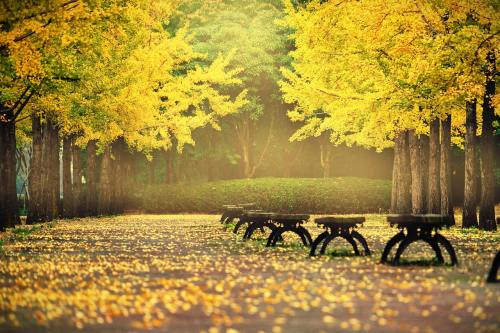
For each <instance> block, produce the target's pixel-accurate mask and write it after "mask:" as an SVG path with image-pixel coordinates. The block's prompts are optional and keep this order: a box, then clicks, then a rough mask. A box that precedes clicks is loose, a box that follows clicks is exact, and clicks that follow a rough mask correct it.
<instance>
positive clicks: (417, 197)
mask: <svg viewBox="0 0 500 333" xmlns="http://www.w3.org/2000/svg"><path fill="white" fill-rule="evenodd" d="M409 145H410V161H411V207H412V208H411V211H412V213H413V214H423V213H424V211H425V209H424V203H423V195H424V183H423V181H422V170H421V167H422V165H421V159H420V152H421V150H420V140H419V138H418V136H417V134H416V133H415V130H412V131H410V133H409Z"/></svg>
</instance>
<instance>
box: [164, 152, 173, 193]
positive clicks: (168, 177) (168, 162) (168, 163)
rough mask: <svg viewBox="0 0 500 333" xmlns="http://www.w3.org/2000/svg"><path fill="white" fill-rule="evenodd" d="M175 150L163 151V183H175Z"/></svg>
mask: <svg viewBox="0 0 500 333" xmlns="http://www.w3.org/2000/svg"><path fill="white" fill-rule="evenodd" d="M174 154H175V152H174V151H173V148H172V149H169V150H167V151H165V168H166V170H165V183H166V184H173V183H175V166H174V157H175V155H174Z"/></svg>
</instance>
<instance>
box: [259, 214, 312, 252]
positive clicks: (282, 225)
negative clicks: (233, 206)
mask: <svg viewBox="0 0 500 333" xmlns="http://www.w3.org/2000/svg"><path fill="white" fill-rule="evenodd" d="M271 220H272V222H274V224H275V225H276V228H275V229H274V230H273V231H272V232H271V234H270V235H269V238H268V239H267V244H266V246H267V247H270V246H276V242H278V241H279V240H281V239H283V238H282V235H283V234H284V233H285V232H293V233H295V234H297V235H298V236H299V237H300V239H301V240H302V243H303V244H304V245H305V246H311V245H312V238H311V235H310V234H309V231H307V229H306V228H304V227H303V226H302V224H303V223H304V222H306V221H308V220H309V215H305V214H273V215H272V217H271Z"/></svg>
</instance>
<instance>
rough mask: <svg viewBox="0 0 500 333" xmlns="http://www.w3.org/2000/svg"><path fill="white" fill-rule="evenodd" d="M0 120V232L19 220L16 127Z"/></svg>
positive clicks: (9, 117) (8, 118) (11, 123)
mask: <svg viewBox="0 0 500 333" xmlns="http://www.w3.org/2000/svg"><path fill="white" fill-rule="evenodd" d="M11 118H12V114H11V112H10V114H7V116H6V120H9V121H2V120H0V179H2V186H0V231H4V230H5V229H6V228H10V227H14V226H15V225H16V224H17V223H19V222H20V220H19V211H18V204H17V189H16V127H15V122H13V121H10V119H11Z"/></svg>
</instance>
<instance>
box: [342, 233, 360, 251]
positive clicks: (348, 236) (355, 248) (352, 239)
mask: <svg viewBox="0 0 500 333" xmlns="http://www.w3.org/2000/svg"><path fill="white" fill-rule="evenodd" d="M340 237H342V238H344V239H345V240H346V241H348V242H349V243H350V244H351V246H352V249H353V250H354V254H355V255H357V256H359V255H360V253H359V250H358V245H357V244H356V242H355V241H354V238H352V236H351V235H350V234H344V235H340Z"/></svg>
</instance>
